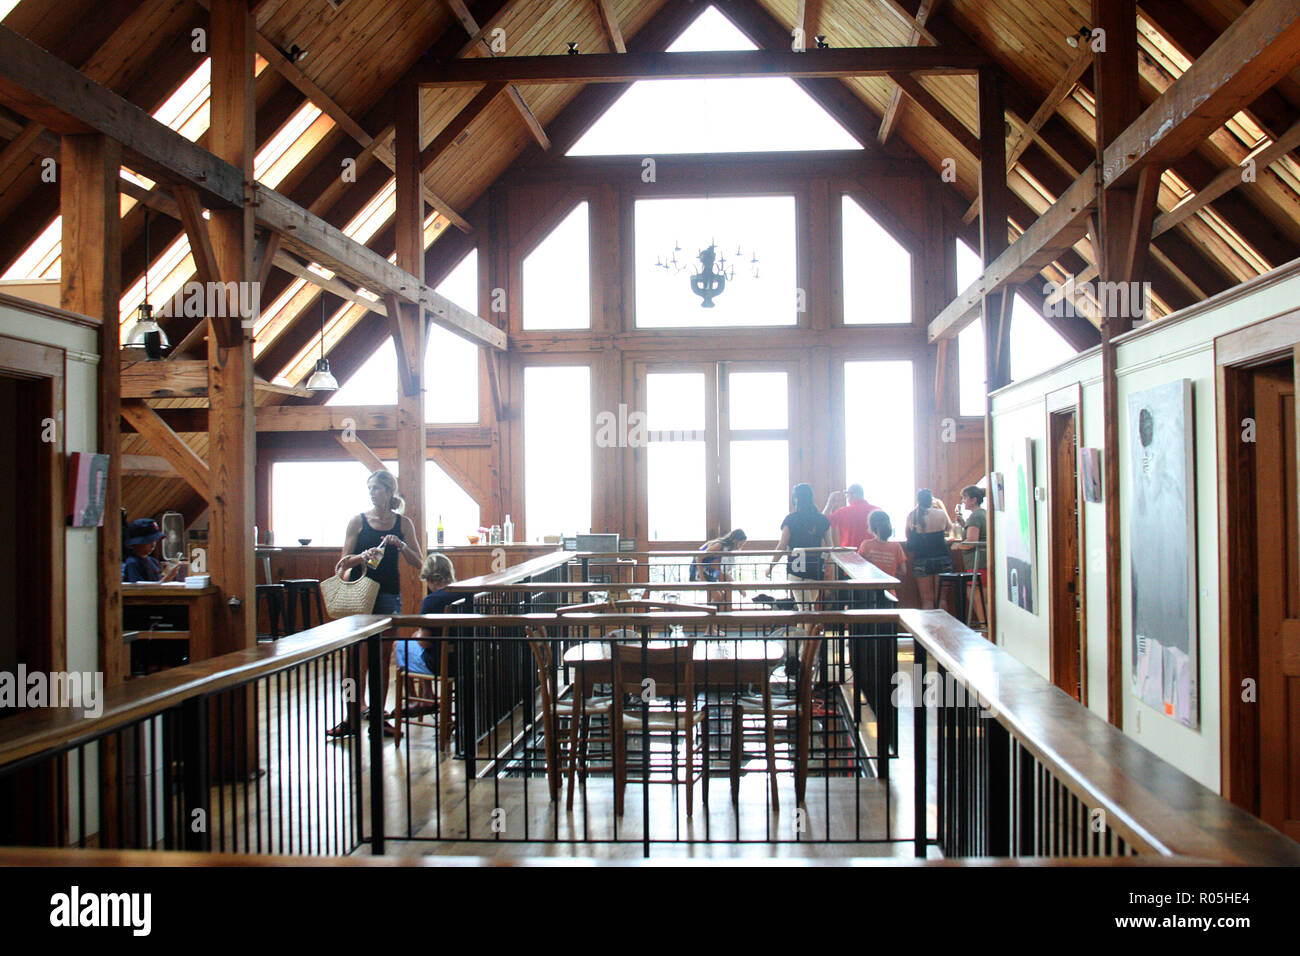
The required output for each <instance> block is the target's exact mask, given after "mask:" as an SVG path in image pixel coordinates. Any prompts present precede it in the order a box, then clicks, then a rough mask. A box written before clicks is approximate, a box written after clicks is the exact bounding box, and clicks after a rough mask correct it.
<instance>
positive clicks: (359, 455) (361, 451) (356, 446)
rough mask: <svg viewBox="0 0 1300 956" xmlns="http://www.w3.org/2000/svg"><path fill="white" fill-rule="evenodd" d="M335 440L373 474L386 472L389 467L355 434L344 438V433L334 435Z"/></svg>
mask: <svg viewBox="0 0 1300 956" xmlns="http://www.w3.org/2000/svg"><path fill="white" fill-rule="evenodd" d="M334 440H335V441H336V442H337V443H338V446H339V447H340V448H342V449H343V450H344V451H345V452H347V453H348V454H349V455H351V456H352V457H353V458H355V459H356V460H357V461H359V462H361V464H363V465H365V466H366V468H367V469H369V470H370V471H371V472H372V473H373V472H376V471H386V470H387V466H386V465H385V464H384V462H383V460H382V459H381V458H380V457H379V456H378V455H376V454H375V453H374V452H373V451H371V450H370V446H369V445H367V444H366V443H365V442H363V441H362V440H361V439H360V438H358V437H357V436H356V435H355V434H350V435H349V436H348V437H346V438H345V437H344V436H343V433H342V432H336V433H335V434H334Z"/></svg>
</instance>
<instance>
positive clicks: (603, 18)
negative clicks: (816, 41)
mask: <svg viewBox="0 0 1300 956" xmlns="http://www.w3.org/2000/svg"><path fill="white" fill-rule="evenodd" d="M595 4H596V12H597V13H599V14H600V25H601V27H602V28H603V29H604V31H605V36H606V37H607V38H608V39H609V45H610V46H611V47H613V48H614V51H615V52H616V53H626V52H627V43H626V42H625V41H624V40H623V28H622V27H621V26H619V22H618V14H617V13H615V12H614V3H613V0H595ZM799 6H800V7H802V6H803V0H799Z"/></svg>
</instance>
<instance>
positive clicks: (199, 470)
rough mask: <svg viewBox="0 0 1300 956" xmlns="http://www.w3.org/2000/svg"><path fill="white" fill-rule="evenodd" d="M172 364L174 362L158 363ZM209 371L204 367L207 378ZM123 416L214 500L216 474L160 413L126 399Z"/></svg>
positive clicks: (205, 496)
mask: <svg viewBox="0 0 1300 956" xmlns="http://www.w3.org/2000/svg"><path fill="white" fill-rule="evenodd" d="M154 364H155V365H158V364H171V363H157V362H155V363H154ZM204 364H206V363H204ZM206 375H207V370H206V368H205V369H204V376H205V377H206ZM121 411H122V417H123V418H124V419H126V420H127V421H128V422H130V423H131V425H132V426H133V427H134V428H135V430H136V431H137V432H138V433H139V434H141V435H143V436H144V437H145V439H146V440H148V442H149V444H150V445H152V446H153V447H154V450H155V451H157V452H159V453H160V454H161V455H162V456H163V457H164V458H166V459H167V461H168V462H169V463H170V464H171V466H172V467H173V468H175V469H176V471H177V472H178V473H179V474H180V476H181V477H182V478H184V479H185V481H186V483H187V484H188V485H189V486H190V487H191V488H193V489H194V490H195V491H197V492H198V493H199V494H201V495H202V496H203V497H204V499H206V500H207V501H208V502H211V501H212V475H211V472H210V470H209V468H208V463H207V462H205V461H204V460H203V459H202V458H200V457H199V456H198V455H197V454H196V453H195V451H194V449H193V448H191V447H190V446H189V445H188V444H187V443H186V442H185V440H184V439H182V438H181V437H180V436H179V435H177V434H176V433H175V432H174V431H172V430H171V428H169V427H168V425H167V423H166V422H164V421H163V420H162V419H161V418H159V417H158V414H157V413H156V412H155V411H154V410H153V409H152V408H150V407H149V406H148V405H146V404H145V403H144V402H143V401H140V400H138V399H125V398H124V399H123V401H122V409H121Z"/></svg>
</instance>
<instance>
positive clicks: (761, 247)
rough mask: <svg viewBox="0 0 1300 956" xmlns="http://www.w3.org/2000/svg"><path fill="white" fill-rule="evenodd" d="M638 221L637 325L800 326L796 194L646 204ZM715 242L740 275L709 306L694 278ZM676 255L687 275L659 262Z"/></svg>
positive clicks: (640, 208)
mask: <svg viewBox="0 0 1300 956" xmlns="http://www.w3.org/2000/svg"><path fill="white" fill-rule="evenodd" d="M635 221H636V225H635V231H636V253H635V258H636V324H637V327H638V328H643V329H644V328H697V327H701V326H746V325H794V324H795V319H796V316H797V312H796V307H797V302H796V298H795V295H796V293H795V287H796V286H797V285H798V278H797V276H796V270H795V265H796V259H795V219H794V197H792V196H742V197H726V198H719V197H713V198H709V199H705V198H702V197H701V198H689V199H640V200H637V203H636V208H635ZM714 242H716V244H717V249H716V252H717V254H718V255H720V256H725V257H726V260H727V267H728V269H729V270H730V268H731V267H732V266H734V267H735V278H734V279H730V280H728V281H727V284H726V285H725V287H724V288H723V290H722V293H721V294H720V295H719V296H718V297H717V298H716V299H715V300H714V302H713V308H711V309H707V308H704V307H703V305H702V304H701V303H702V302H703V301H704V300H703V299H702V298H700V296H699V295H697V294H696V293H694V292H692V291H691V287H690V276H691V274H692V272H693V271H694V270H695V269H697V268H698V264H697V262H696V258H695V257H696V255H697V253H699V251H700V250H701V249H703V248H705V247H706V246H708V245H709V244H710V243H714ZM678 246H680V247H681V248H680V249H678V248H677V247H678ZM674 256H676V258H677V261H678V264H679V265H680V266H682V267H683V268H682V269H681V271H677V270H676V268H673V267H671V262H670V268H669V269H664V268H662V267H661V266H659V265H658V264H657V263H658V262H661V261H667V260H671V259H672V257H674ZM755 258H757V259H758V262H754V261H753V260H754V259H755Z"/></svg>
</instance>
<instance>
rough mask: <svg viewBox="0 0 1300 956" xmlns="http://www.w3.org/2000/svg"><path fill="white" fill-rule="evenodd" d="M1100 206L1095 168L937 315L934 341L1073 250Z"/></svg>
mask: <svg viewBox="0 0 1300 956" xmlns="http://www.w3.org/2000/svg"><path fill="white" fill-rule="evenodd" d="M1096 204H1097V179H1096V170H1095V167H1090V168H1089V169H1088V170H1087V171H1085V172H1084V174H1083V175H1082V176H1080V177H1079V178H1078V179H1076V180H1075V181H1074V184H1073V185H1071V186H1070V188H1069V189H1067V190H1066V191H1065V192H1064V193H1062V194H1061V196H1060V198H1059V199H1057V200H1056V202H1055V203H1053V204H1052V206H1051V208H1050V209H1048V210H1047V212H1045V213H1043V214H1042V215H1041V216H1039V217H1038V219H1036V220H1035V221H1034V222H1033V223H1032V224H1031V225H1030V226H1029V227H1028V228H1027V229H1026V230H1025V232H1024V234H1023V235H1022V236H1021V237H1020V238H1019V239H1017V240H1016V241H1015V242H1013V243H1012V244H1011V245H1010V246H1009V247H1008V248H1007V250H1006V251H1005V252H1003V253H1002V254H1001V255H999V256H998V257H997V258H996V259H995V260H994V261H993V263H992V264H991V265H990V266H988V267H987V268H986V269H985V270H984V274H983V275H981V276H980V277H979V278H978V279H976V280H975V281H974V282H972V283H971V284H970V286H968V287H967V288H966V290H965V291H963V292H962V293H961V294H960V295H958V296H957V298H955V299H953V301H952V302H950V303H949V304H948V306H947V308H945V309H944V310H943V311H942V312H940V313H939V315H938V316H936V317H935V319H934V320H933V321H932V322H931V323H930V325H929V328H928V330H927V334H928V337H929V340H930V341H931V342H933V341H935V340H937V339H940V338H943V337H944V336H947V335H956V334H957V333H958V332H960V331H961V330H962V329H963V328H964V327H965V326H966V324H967V323H968V322H970V321H971V320H972V319H973V318H975V316H976V313H977V312H978V310H979V304H980V302H981V301H982V300H983V298H984V297H985V296H986V295H988V294H990V293H993V292H997V291H998V290H999V289H1002V288H1005V287H1006V286H1008V285H1018V284H1020V283H1022V282H1025V281H1027V280H1028V279H1030V278H1032V277H1033V276H1034V275H1035V274H1037V273H1038V272H1039V271H1040V270H1041V269H1043V267H1045V266H1046V265H1047V264H1048V263H1050V262H1052V261H1053V260H1054V259H1056V258H1057V257H1058V256H1060V254H1061V253H1062V252H1064V251H1066V250H1068V249H1069V248H1070V247H1071V246H1073V245H1074V243H1075V242H1076V241H1077V240H1078V239H1079V238H1080V236H1082V235H1083V234H1084V233H1085V232H1086V230H1087V219H1088V216H1089V214H1090V213H1091V211H1092V209H1093V208H1094V207H1095V206H1096Z"/></svg>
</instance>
